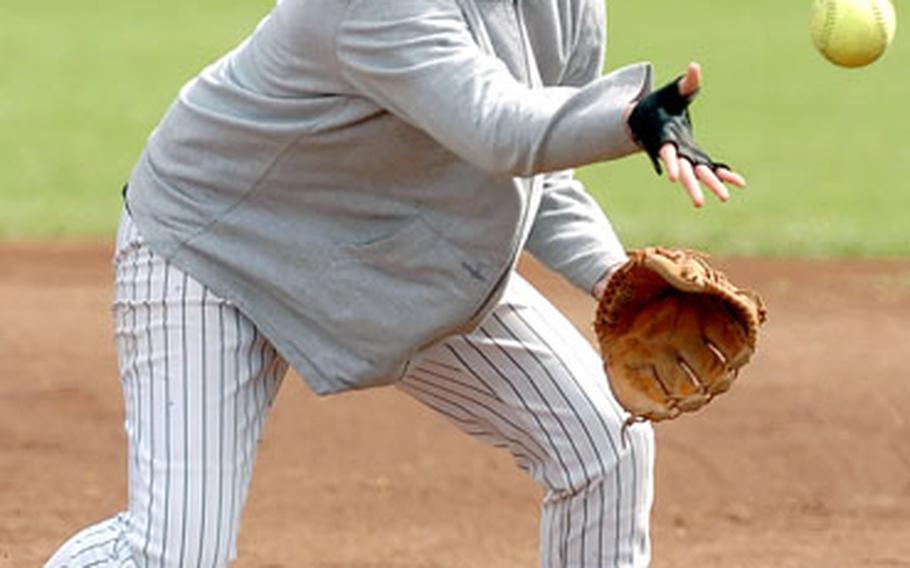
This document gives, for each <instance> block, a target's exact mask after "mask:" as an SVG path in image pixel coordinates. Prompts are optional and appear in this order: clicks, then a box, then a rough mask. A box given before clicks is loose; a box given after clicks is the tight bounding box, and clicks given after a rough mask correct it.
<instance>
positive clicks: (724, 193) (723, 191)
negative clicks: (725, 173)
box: [695, 164, 730, 202]
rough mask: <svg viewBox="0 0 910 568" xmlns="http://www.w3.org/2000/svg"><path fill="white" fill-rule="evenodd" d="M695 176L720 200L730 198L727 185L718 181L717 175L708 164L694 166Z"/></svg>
mask: <svg viewBox="0 0 910 568" xmlns="http://www.w3.org/2000/svg"><path fill="white" fill-rule="evenodd" d="M695 176H696V177H697V178H698V179H699V181H701V182H702V183H703V184H705V186H707V188H708V189H710V190H711V193H713V194H714V195H716V196H717V198H718V199H720V200H721V201H722V202H723V201H727V200H729V199H730V191H729V190H728V189H727V186H725V185H724V184H723V182H721V181H720V179H719V178H718V177H717V175H715V173H714V170H712V169H711V168H709V167H708V166H706V165H704V164H700V165H698V166H695Z"/></svg>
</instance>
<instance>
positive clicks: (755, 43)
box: [0, 0, 910, 256]
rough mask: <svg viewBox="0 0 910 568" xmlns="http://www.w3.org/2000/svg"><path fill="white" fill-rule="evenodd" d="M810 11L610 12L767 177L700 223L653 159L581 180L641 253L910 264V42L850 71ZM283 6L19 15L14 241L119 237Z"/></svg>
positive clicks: (741, 156)
mask: <svg viewBox="0 0 910 568" xmlns="http://www.w3.org/2000/svg"><path fill="white" fill-rule="evenodd" d="M809 4H810V3H809V1H808V0H798V1H794V0H765V1H764V2H736V3H722V4H718V3H717V2H712V1H709V0H689V1H688V2H670V1H664V2H632V1H631V0H625V1H614V2H612V3H611V5H610V25H609V30H610V39H609V46H610V49H609V54H608V67H611V68H612V67H616V66H620V65H623V64H626V63H630V62H633V61H638V60H643V59H649V60H651V61H653V62H654V63H655V65H656V67H657V74H658V80H659V82H664V81H666V80H668V79H670V78H671V77H673V76H674V75H676V74H678V73H679V72H680V71H681V70H682V69H683V67H684V66H685V64H686V63H687V62H688V61H689V60H691V59H695V60H698V61H700V62H701V63H702V64H703V66H704V68H705V78H706V85H705V89H704V91H703V93H702V96H701V97H700V98H699V101H698V102H697V105H696V106H695V107H694V109H693V114H694V118H695V122H696V126H697V131H698V133H699V138H700V140H701V142H702V144H703V145H704V146H705V147H706V148H708V149H709V150H711V151H712V153H713V154H715V155H716V156H717V157H719V158H723V159H724V160H727V161H729V162H731V163H733V164H734V165H735V166H737V168H739V169H740V170H742V171H743V172H744V173H745V174H747V176H748V178H749V181H750V187H749V189H747V190H744V191H742V192H739V195H738V196H737V197H738V198H737V199H736V200H735V201H734V202H732V203H729V204H727V205H724V206H719V205H718V204H717V203H716V202H711V203H709V206H708V207H706V208H705V209H703V210H700V211H696V210H694V209H693V208H692V207H691V206H690V205H689V204H688V202H687V199H686V197H685V195H684V194H683V193H682V191H681V190H680V189H678V188H675V187H672V186H669V185H668V184H667V183H666V182H665V181H664V180H662V179H658V178H656V177H655V176H654V174H653V172H652V171H651V169H650V165H649V164H648V162H647V160H646V159H645V158H644V157H640V156H639V157H633V158H630V159H627V160H623V161H620V162H617V163H612V164H606V165H599V166H595V167H591V168H586V169H585V170H583V171H582V172H581V176H582V178H583V179H584V180H585V181H586V183H587V185H588V188H589V189H590V190H591V192H592V193H593V194H595V195H596V196H597V198H598V199H599V200H600V201H601V203H603V205H604V207H605V209H606V210H607V212H608V214H609V215H610V218H611V219H612V220H613V222H614V224H615V225H616V227H617V229H618V231H619V233H620V235H621V236H622V237H623V240H624V241H625V242H626V244H627V245H628V246H638V245H641V244H645V243H665V244H679V245H685V246H693V247H705V248H708V249H709V250H712V251H714V252H717V253H724V254H755V255H787V256H794V255H812V256H842V255H860V256H882V255H887V256H894V255H910V232H908V230H907V229H906V226H905V225H904V223H906V222H907V217H908V213H910V192H908V191H907V189H906V187H905V186H906V185H907V183H906V179H907V178H908V177H910V140H908V138H907V134H908V132H910V124H908V120H907V117H908V114H907V112H906V110H905V107H904V105H905V104H906V101H908V100H910V79H908V76H907V69H908V67H910V42H908V41H905V39H906V38H904V37H903V35H902V31H903V30H902V29H901V26H900V25H899V26H898V34H897V39H896V41H895V44H894V45H893V46H892V48H891V50H890V51H889V52H888V54H887V55H886V57H885V58H884V59H883V60H882V61H880V62H878V63H877V64H875V65H873V66H872V67H869V68H866V69H862V70H852V71H849V70H844V69H839V68H836V67H834V66H832V65H830V64H828V63H826V62H825V61H823V60H822V59H821V57H820V56H818V55H817V54H816V53H815V52H814V51H813V49H812V47H811V46H810V43H809V39H808V31H807V20H808V8H809ZM718 6H720V7H719V8H718ZM269 7H270V3H267V2H263V1H262V0H255V1H252V0H248V1H246V2H241V1H239V0H218V1H216V0H183V1H182V2H177V1H176V0H158V1H157V2H152V3H140V2H130V3H123V2H119V3H115V2H112V1H110V0H83V1H80V2H69V1H65V0H29V1H28V2H8V3H6V5H4V8H3V26H2V27H0V48H2V53H3V54H4V55H5V58H4V63H3V65H2V67H0V203H2V205H0V238H6V239H9V238H37V237H49V236H51V237H56V236H94V235H108V234H110V233H112V231H113V228H114V224H115V222H116V218H117V211H118V207H119V201H118V197H119V196H118V190H119V187H120V185H121V184H122V182H123V180H124V179H125V177H126V176H127V174H128V172H129V169H130V167H131V166H132V163H133V161H134V160H135V158H136V156H137V155H138V153H139V151H140V149H141V147H142V144H143V142H144V139H145V137H146V136H147V134H148V133H149V131H150V130H151V129H152V128H153V127H154V125H155V123H156V122H157V120H158V118H159V117H160V116H161V113H162V112H163V111H164V109H165V108H166V106H167V105H168V103H169V102H170V100H171V98H172V97H173V96H174V94H175V93H176V91H177V89H178V88H179V87H180V86H181V85H182V83H183V82H184V81H185V80H187V79H188V78H190V77H191V76H192V75H193V74H194V73H195V72H196V71H197V70H198V69H199V68H200V67H201V66H203V65H204V64H206V63H207V62H209V61H211V60H212V59H214V58H216V57H217V56H219V55H220V54H221V53H222V52H223V51H224V50H225V49H227V48H229V47H230V46H232V45H233V44H234V43H235V42H236V41H238V40H239V39H240V38H242V37H243V36H244V35H245V34H246V33H248V32H249V31H250V30H251V29H252V28H253V27H254V26H255V24H256V22H257V21H258V19H259V17H261V16H262V15H264V14H265V13H266V12H267V11H268V9H269ZM901 8H902V6H900V5H899V6H898V10H899V11H900V10H901ZM899 16H900V14H899Z"/></svg>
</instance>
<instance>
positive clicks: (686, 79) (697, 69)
mask: <svg viewBox="0 0 910 568" xmlns="http://www.w3.org/2000/svg"><path fill="white" fill-rule="evenodd" d="M700 87H701V65H699V64H698V63H694V62H693V63H690V64H689V67H687V68H686V74H685V75H683V78H682V79H680V80H679V94H680V95H682V96H684V97H689V96H692V95H694V94H695V93H697V92H698V89H699V88H700Z"/></svg>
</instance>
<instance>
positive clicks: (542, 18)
mask: <svg viewBox="0 0 910 568" xmlns="http://www.w3.org/2000/svg"><path fill="white" fill-rule="evenodd" d="M604 40H605V17H604V5H603V3H602V2H601V0H536V1H534V2H531V1H525V0H501V1H500V0H496V1H489V0H389V1H377V0H281V1H279V2H278V4H277V5H276V7H275V8H274V10H273V11H272V12H271V14H269V16H267V17H266V18H265V19H264V20H263V21H262V22H261V23H260V25H259V26H258V28H257V29H256V31H255V32H254V33H253V34H252V35H251V36H250V37H249V38H248V39H247V40H246V41H244V42H243V43H242V44H241V45H240V46H239V47H237V48H236V49H234V50H233V51H231V52H230V53H228V54H227V55H225V56H224V57H222V58H221V59H220V60H218V61H217V62H216V63H214V64H213V65H211V66H210V67H208V68H207V69H205V70H204V71H203V72H202V73H201V74H200V75H198V76H197V77H196V78H195V79H193V80H192V81H190V82H189V83H188V84H187V85H186V86H185V87H184V88H183V89H182V91H181V92H180V95H179V97H178V98H177V99H176V100H175V101H174V103H173V104H172V105H171V107H170V109H169V110H168V111H167V113H166V115H165V116H164V118H163V120H162V121H161V123H160V124H159V125H158V127H157V128H156V129H155V131H154V132H153V133H152V135H151V136H150V138H149V140H148V143H147V145H146V147H145V149H144V151H143V153H142V155H141V157H140V159H139V161H138V163H137V165H136V166H135V168H134V170H133V172H132V174H131V176H130V179H129V185H128V191H127V192H126V207H125V210H124V213H123V217H122V220H121V224H120V230H119V233H118V237H117V247H116V257H115V267H116V298H115V304H114V306H115V310H114V312H115V320H116V337H117V346H118V353H119V359H120V361H119V363H120V371H121V375H122V382H123V392H124V400H125V405H126V432H127V438H128V442H129V507H128V510H127V511H125V512H123V513H120V514H119V515H117V516H115V517H113V518H111V519H108V520H106V521H103V522H101V523H99V524H97V525H95V526H92V527H89V528H87V529H84V530H83V531H81V532H79V533H77V534H76V535H75V536H73V537H72V538H71V539H70V540H68V541H67V542H66V543H65V544H64V545H63V546H62V547H61V548H60V549H59V550H58V551H57V553H56V554H55V555H54V556H53V557H52V558H51V559H50V560H49V561H48V564H47V566H50V567H71V568H73V567H87V566H143V567H145V566H194V567H196V566H225V565H227V564H228V563H230V562H231V561H232V560H233V559H234V556H235V548H236V539H237V531H238V524H239V519H240V516H241V511H242V509H243V505H244V502H245V499H246V492H247V488H248V484H249V480H250V476H251V472H252V468H253V462H254V459H255V451H256V442H257V438H258V436H259V434H260V432H261V429H262V426H263V423H264V422H265V420H266V417H267V415H268V412H269V408H270V406H271V403H272V401H273V400H274V397H275V394H276V393H277V391H278V388H279V386H280V384H281V381H282V378H283V376H284V375H285V371H286V369H287V367H288V364H290V365H291V366H293V367H294V368H295V369H296V370H297V371H298V372H299V373H300V375H301V376H302V377H303V378H304V379H305V381H306V382H307V383H308V384H309V386H310V387H311V388H312V389H313V390H314V391H316V392H317V393H319V394H330V393H338V392H343V391H346V390H350V389H359V388H367V387H373V386H378V385H384V384H395V385H397V387H398V388H399V389H400V390H401V391H402V392H404V393H406V394H408V395H410V396H412V397H414V398H416V399H417V400H419V401H421V402H422V403H424V404H426V405H427V406H429V407H431V408H433V409H435V410H437V411H439V412H440V413H441V414H443V415H444V416H446V417H447V418H448V419H450V420H451V421H452V422H453V423H454V424H455V425H456V426H458V427H459V428H461V429H462V430H464V431H465V432H467V433H468V434H471V435H473V436H476V437H478V438H480V439H482V440H484V441H486V442H487V443H489V444H491V445H494V446H497V447H502V448H504V449H506V450H507V451H509V452H510V453H511V454H512V456H513V457H514V459H515V462H516V464H517V465H518V466H519V467H521V468H522V469H524V470H526V471H527V472H528V473H529V474H530V475H531V476H533V478H534V479H536V480H537V481H538V482H540V483H541V484H542V485H543V486H544V487H545V488H546V489H547V496H546V498H545V499H544V502H543V506H542V522H541V531H540V557H541V564H542V565H543V566H545V567H548V568H553V567H569V566H572V567H604V566H610V567H625V566H645V565H647V564H648V562H649V557H650V545H649V536H648V520H649V511H650V506H651V500H652V467H653V459H654V454H653V439H652V432H651V429H650V427H649V426H648V425H646V424H637V425H634V426H631V427H630V428H628V430H627V431H626V432H625V433H624V434H623V433H621V430H622V425H623V422H624V420H625V418H626V416H625V415H624V414H623V412H622V411H621V409H620V408H619V407H618V406H617V404H616V402H615V401H614V399H613V397H612V395H611V393H610V392H609V389H608V387H607V382H606V379H605V377H604V375H603V370H602V368H601V363H600V360H599V358H598V357H597V355H596V354H595V353H594V352H593V350H592V349H591V348H590V346H589V345H588V344H587V342H586V341H585V340H584V338H583V337H581V336H580V335H579V334H578V333H577V332H576V331H575V330H574V329H573V328H572V326H571V325H570V324H569V323H568V322H567V321H566V319H565V318H564V317H563V316H562V315H561V314H559V313H558V312H557V311H556V309H555V308H553V307H552V306H551V305H550V303H549V302H548V301H547V300H546V299H545V298H543V297H542V296H541V295H540V294H539V293H537V292H536V291H535V290H534V289H533V288H532V287H531V286H530V285H529V284H528V283H527V282H525V281H524V280H523V279H522V278H521V277H520V276H518V275H517V274H516V273H515V272H514V268H515V264H516V261H517V258H518V255H519V253H520V252H521V251H522V250H527V251H529V252H531V253H532V254H534V255H535V256H537V258H539V259H540V260H541V261H543V262H544V263H545V264H547V265H548V266H550V267H551V268H553V269H555V270H557V271H559V272H560V273H561V274H563V275H564V276H565V277H566V278H568V279H569V280H570V281H571V282H573V283H574V284H575V285H577V286H578V287H580V288H582V289H583V290H587V291H594V293H595V294H596V293H597V290H602V289H603V285H604V282H606V279H607V278H608V276H609V274H610V272H611V270H612V269H613V268H615V267H616V266H618V265H619V264H621V263H622V262H623V261H624V259H625V255H624V253H623V249H622V247H621V245H620V243H619V241H618V239H617V238H616V236H615V234H614V232H613V230H612V228H611V226H610V224H609V222H608V221H607V219H606V218H605V217H604V215H603V213H602V212H601V211H600V209H599V208H598V207H597V206H596V204H595V203H594V202H593V201H592V200H591V199H590V197H588V195H587V194H586V193H585V191H584V188H583V187H582V186H581V184H580V183H579V182H578V181H576V180H575V179H574V177H573V175H572V171H571V168H573V167H575V166H578V165H581V164H586V163H591V162H595V161H603V160H611V159H615V158H619V157H621V156H625V155H627V154H630V153H633V152H636V151H638V146H637V145H636V143H635V142H634V141H633V139H632V136H631V135H630V132H629V131H628V128H627V124H626V118H627V116H628V114H629V112H630V109H632V108H633V107H634V105H635V104H636V102H637V101H639V100H640V99H641V98H642V97H644V96H646V95H647V94H648V93H649V91H650V75H651V70H650V67H649V66H648V65H647V64H639V65H633V66H630V67H626V68H623V69H619V70H617V71H615V72H613V73H611V74H609V75H606V76H603V77H602V76H601V68H602V64H603V55H604ZM699 82H700V72H699V70H698V68H697V66H692V67H690V69H689V70H688V72H687V75H686V77H685V78H684V79H683V80H682V81H681V83H680V87H679V88H680V91H681V92H683V93H692V92H694V91H695V90H696V89H697V88H698V85H699ZM661 156H662V158H663V161H664V164H665V166H666V167H667V172H668V177H669V178H670V179H671V180H674V181H676V180H679V181H680V182H681V183H682V184H683V186H684V187H685V188H686V190H687V191H688V192H689V193H690V194H691V195H692V199H693V201H694V202H695V203H696V204H697V205H699V204H701V202H702V200H703V198H702V193H701V189H700V187H699V182H701V183H704V184H705V185H706V186H707V187H708V188H709V189H711V191H713V192H714V193H716V194H717V195H718V196H719V197H720V198H721V199H726V198H727V197H728V193H727V190H726V188H725V187H724V185H723V182H725V181H726V182H731V183H734V184H737V185H740V184H742V183H743V180H742V178H740V177H739V176H738V175H737V174H735V173H733V172H731V171H729V170H726V169H718V170H716V173H715V169H713V168H711V167H708V166H706V165H705V164H694V165H693V164H692V163H690V161H689V160H686V159H680V158H678V157H677V155H676V153H675V147H674V146H673V145H667V146H665V147H664V148H663V149H662V150H661Z"/></svg>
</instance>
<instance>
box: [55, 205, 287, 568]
mask: <svg viewBox="0 0 910 568" xmlns="http://www.w3.org/2000/svg"><path fill="white" fill-rule="evenodd" d="M116 278H117V281H116V291H115V293H116V298H115V303H114V316H115V326H116V336H117V348H118V355H119V363H120V373H121V377H122V381H123V393H124V400H125V409H126V413H125V414H126V426H125V427H126V434H127V440H128V442H129V454H128V459H129V511H128V512H125V513H122V514H120V515H118V516H116V517H115V518H113V519H110V520H107V521H104V522H102V523H100V524H98V525H95V526H93V527H89V528H88V529H85V530H83V531H82V532H80V533H78V534H77V535H76V536H74V537H73V538H71V539H70V540H69V541H67V542H66V543H65V544H64V545H63V547H62V548H61V549H60V550H59V551H58V552H57V554H55V555H54V557H53V558H52V559H51V560H50V561H49V562H48V564H47V566H50V567H53V568H57V567H67V568H75V567H82V566H142V567H145V566H193V567H195V566H206V567H209V566H226V565H227V564H228V563H229V562H230V561H231V560H232V559H233V558H234V556H235V550H236V538H237V528H238V525H239V520H240V514H241V510H242V508H243V505H244V502H245V500H246V494H247V489H248V486H249V481H250V477H251V474H252V468H253V461H254V458H255V454H256V443H257V441H258V438H259V435H260V433H261V431H262V426H263V424H264V422H265V419H266V416H267V413H268V410H269V408H270V406H271V403H272V401H273V400H274V397H275V395H276V394H277V392H278V388H279V386H280V384H281V380H282V378H283V377H284V374H285V371H286V370H287V364H286V363H285V362H284V360H283V359H282V358H281V357H280V356H279V355H278V354H277V352H276V351H275V349H274V348H273V347H272V346H271V344H270V343H269V342H268V341H267V340H266V339H265V338H264V337H263V336H262V335H261V334H260V333H259V331H258V330H257V329H256V327H255V326H253V324H252V323H251V322H250V321H249V320H248V319H247V318H246V317H244V316H243V314H241V313H240V311H239V310H237V309H236V308H235V307H234V306H233V305H231V304H230V303H229V302H227V301H225V300H223V299H221V298H219V297H217V296H215V295H214V294H213V293H212V292H211V291H210V290H208V289H207V288H206V287H204V286H203V285H202V284H200V283H199V282H197V281H195V280H194V279H193V278H192V277H190V276H189V275H187V274H186V273H185V272H182V271H181V270H179V269H177V268H176V267H174V266H173V265H171V264H169V263H167V262H166V261H165V260H163V259H162V258H161V257H159V256H157V255H156V254H155V253H153V252H152V251H151V250H150V249H148V248H147V247H146V246H145V245H144V244H143V243H142V240H141V238H140V237H139V236H138V234H137V233H136V232H135V229H134V228H133V227H132V224H131V223H130V221H129V217H128V216H126V215H125V216H124V220H123V222H122V224H121V230H120V234H119V235H118V253H117V258H116Z"/></svg>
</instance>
